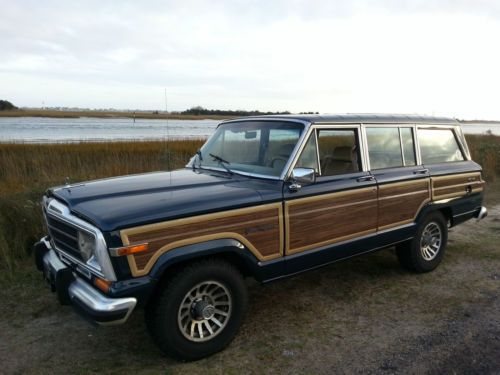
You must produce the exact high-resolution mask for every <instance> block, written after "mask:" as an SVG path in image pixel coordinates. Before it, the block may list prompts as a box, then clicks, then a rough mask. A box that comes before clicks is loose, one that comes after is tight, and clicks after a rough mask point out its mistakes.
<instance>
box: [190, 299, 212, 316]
mask: <svg viewBox="0 0 500 375" xmlns="http://www.w3.org/2000/svg"><path fill="white" fill-rule="evenodd" d="M192 314H193V317H194V318H195V319H199V320H201V319H211V318H212V317H213V316H214V314H215V307H214V306H213V305H211V304H210V303H208V302H207V301H204V300H200V301H198V302H196V303H195V304H194V306H193V309H192Z"/></svg>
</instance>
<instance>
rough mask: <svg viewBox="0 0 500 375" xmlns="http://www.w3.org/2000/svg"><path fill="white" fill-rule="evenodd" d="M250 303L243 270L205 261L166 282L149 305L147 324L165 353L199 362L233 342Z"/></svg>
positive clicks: (176, 357)
mask: <svg viewBox="0 0 500 375" xmlns="http://www.w3.org/2000/svg"><path fill="white" fill-rule="evenodd" d="M247 304H248V292H247V289H246V286H245V283H244V280H243V277H242V275H241V273H240V272H239V271H238V269H236V268H235V267H234V266H233V265H231V264H230V263H227V262H225V261H222V260H216V259H209V260H203V261H199V262H196V263H193V264H190V265H188V266H186V267H184V268H182V269H181V270H180V271H178V272H177V273H176V274H175V276H173V277H172V278H171V279H170V280H167V281H165V283H164V284H163V286H162V287H161V289H160V290H159V292H158V293H157V295H156V296H155V297H154V298H153V299H152V301H151V302H150V303H149V304H148V305H147V306H146V325H147V327H148V330H149V333H150V334H151V337H152V338H153V341H154V342H155V343H156V344H157V346H158V347H159V348H160V349H161V350H162V351H163V352H164V353H165V354H167V355H169V356H171V357H173V358H175V359H177V360H181V361H194V360H197V359H201V358H203V357H207V356H209V355H211V354H214V353H216V352H218V351H220V350H222V349H224V348H225V347H226V346H227V345H228V344H229V343H230V342H231V341H232V340H233V338H234V337H235V335H236V333H237V331H238V329H239V328H240V326H241V324H242V322H243V320H244V317H245V313H246V310H247Z"/></svg>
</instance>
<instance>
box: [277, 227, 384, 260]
mask: <svg viewBox="0 0 500 375" xmlns="http://www.w3.org/2000/svg"><path fill="white" fill-rule="evenodd" d="M376 232H377V230H376V229H375V228H374V229H369V230H365V231H362V232H357V233H353V234H349V235H347V236H342V237H336V238H333V239H331V240H326V241H322V242H317V243H313V244H310V245H306V246H301V247H297V248H295V249H291V250H287V252H286V254H287V255H292V254H296V253H300V252H302V251H306V250H310V249H314V248H317V247H321V246H326V245H331V244H334V243H336V242H342V241H346V240H350V239H352V238H355V237H360V236H365V235H368V234H373V233H376Z"/></svg>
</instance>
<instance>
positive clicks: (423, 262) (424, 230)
mask: <svg viewBox="0 0 500 375" xmlns="http://www.w3.org/2000/svg"><path fill="white" fill-rule="evenodd" d="M447 241H448V226H447V223H446V219H445V218H444V216H443V214H441V213H440V212H433V213H431V214H429V215H427V216H426V217H425V218H424V219H423V220H422V221H421V222H420V224H419V226H418V230H417V234H416V235H415V237H414V238H413V239H412V240H410V241H407V242H403V243H401V244H398V245H396V254H397V256H398V260H399V263H400V264H401V265H402V266H403V267H404V268H406V269H409V270H411V271H414V272H418V273H424V272H429V271H432V270H434V269H435V268H436V267H437V266H438V265H439V264H440V263H441V260H442V259H443V256H444V252H445V249H446V243H447Z"/></svg>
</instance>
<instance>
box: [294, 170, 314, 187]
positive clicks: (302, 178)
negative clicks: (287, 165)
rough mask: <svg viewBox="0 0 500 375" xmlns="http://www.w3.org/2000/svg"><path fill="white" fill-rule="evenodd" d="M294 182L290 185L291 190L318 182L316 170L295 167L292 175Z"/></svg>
mask: <svg viewBox="0 0 500 375" xmlns="http://www.w3.org/2000/svg"><path fill="white" fill-rule="evenodd" d="M290 181H291V182H292V183H291V184H290V186H289V189H290V190H291V191H297V190H299V189H300V188H301V187H302V185H311V184H314V183H315V182H316V172H315V171H314V169H313V168H295V169H294V170H293V171H292V175H291V176H290Z"/></svg>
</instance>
